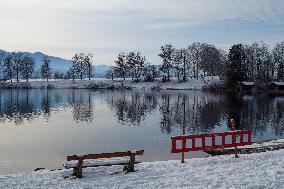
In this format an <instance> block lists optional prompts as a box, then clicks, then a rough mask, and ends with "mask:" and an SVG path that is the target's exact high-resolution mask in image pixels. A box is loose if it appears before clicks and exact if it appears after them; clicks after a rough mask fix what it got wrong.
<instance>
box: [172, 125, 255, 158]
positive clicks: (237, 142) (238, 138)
mask: <svg viewBox="0 0 284 189" xmlns="http://www.w3.org/2000/svg"><path fill="white" fill-rule="evenodd" d="M245 137H246V139H247V140H245ZM218 138H220V139H221V143H220V144H216V139H218ZM228 138H230V139H231V140H230V142H227V143H226V139H228ZM197 139H198V140H200V141H201V144H200V145H198V144H197V142H196V140H197ZM206 140H207V141H208V140H209V141H211V143H209V144H208V143H207V144H206V142H207V141H206ZM177 142H180V143H181V148H177ZM250 144H252V131H250V130H243V131H231V132H224V133H210V134H200V135H190V136H174V137H172V153H180V152H190V151H199V150H202V151H204V150H209V149H210V150H213V149H218V148H230V147H237V146H245V145H250Z"/></svg>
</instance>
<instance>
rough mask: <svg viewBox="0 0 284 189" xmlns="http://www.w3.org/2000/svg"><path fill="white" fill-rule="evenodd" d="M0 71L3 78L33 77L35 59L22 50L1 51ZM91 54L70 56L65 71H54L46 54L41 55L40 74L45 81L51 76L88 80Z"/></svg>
mask: <svg viewBox="0 0 284 189" xmlns="http://www.w3.org/2000/svg"><path fill="white" fill-rule="evenodd" d="M0 65H1V71H2V73H3V75H4V79H5V80H10V81H11V82H12V81H13V79H16V81H17V82H19V80H20V79H25V80H26V81H28V80H29V79H30V78H33V74H34V73H35V66H36V63H35V59H34V58H33V57H29V56H26V55H24V53H22V52H12V53H5V54H4V53H2V54H0ZM93 68H94V66H93V54H91V53H79V54H75V55H74V56H73V58H72V65H71V67H70V68H69V70H68V71H67V72H66V73H61V72H59V71H54V72H53V70H52V68H51V65H50V59H49V57H48V56H47V55H45V56H43V58H42V64H41V67H40V69H39V72H40V76H41V78H43V79H46V80H47V81H48V80H49V79H51V78H52V77H53V78H55V79H73V80H74V79H77V78H80V79H81V80H82V79H83V78H86V77H88V79H89V80H90V79H91V77H93Z"/></svg>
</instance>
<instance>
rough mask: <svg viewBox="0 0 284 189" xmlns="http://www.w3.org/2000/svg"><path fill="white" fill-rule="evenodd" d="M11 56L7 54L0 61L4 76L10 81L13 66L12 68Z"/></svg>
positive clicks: (12, 74)
mask: <svg viewBox="0 0 284 189" xmlns="http://www.w3.org/2000/svg"><path fill="white" fill-rule="evenodd" d="M12 59H13V57H12V55H11V54H7V55H6V56H5V58H4V59H3V61H2V65H1V66H2V69H3V73H4V78H6V79H10V80H11V82H12V79H13V76H14V73H15V72H14V68H13V61H12Z"/></svg>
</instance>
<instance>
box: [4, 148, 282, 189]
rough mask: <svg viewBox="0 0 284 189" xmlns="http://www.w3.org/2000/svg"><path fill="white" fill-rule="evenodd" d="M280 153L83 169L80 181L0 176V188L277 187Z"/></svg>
mask: <svg viewBox="0 0 284 189" xmlns="http://www.w3.org/2000/svg"><path fill="white" fill-rule="evenodd" d="M283 155H284V150H278V151H271V152H264V153H257V154H250V155H247V154H246V155H241V157H240V158H238V159H235V158H233V156H231V155H228V156H218V157H209V158H197V159H189V160H186V163H184V164H181V163H180V161H177V160H172V161H160V162H149V163H148V162H145V163H141V164H139V165H137V166H136V169H137V171H136V172H134V173H129V174H124V173H122V167H121V166H119V167H114V166H112V167H98V168H88V169H84V178H82V179H64V178H63V177H65V176H67V175H70V174H71V170H60V171H49V170H41V171H37V172H30V173H22V174H14V175H6V176H0V188H22V187H24V188H273V189H277V188H281V187H283V186H284V159H283Z"/></svg>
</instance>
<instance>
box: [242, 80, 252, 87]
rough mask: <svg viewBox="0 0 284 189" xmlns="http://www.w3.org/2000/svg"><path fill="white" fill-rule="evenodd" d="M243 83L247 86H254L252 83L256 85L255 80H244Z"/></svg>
mask: <svg viewBox="0 0 284 189" xmlns="http://www.w3.org/2000/svg"><path fill="white" fill-rule="evenodd" d="M242 84H244V85H246V86H252V85H254V82H250V81H244V82H242Z"/></svg>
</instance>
